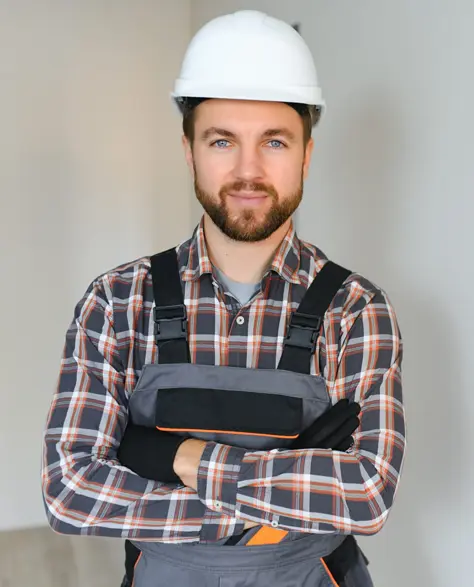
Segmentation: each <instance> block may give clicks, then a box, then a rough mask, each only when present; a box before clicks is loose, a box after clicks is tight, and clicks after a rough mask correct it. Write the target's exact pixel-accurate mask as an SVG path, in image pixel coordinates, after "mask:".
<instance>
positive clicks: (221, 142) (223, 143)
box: [211, 139, 229, 149]
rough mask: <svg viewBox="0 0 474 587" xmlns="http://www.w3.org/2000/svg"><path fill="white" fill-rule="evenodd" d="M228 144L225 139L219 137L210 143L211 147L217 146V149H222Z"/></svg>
mask: <svg viewBox="0 0 474 587" xmlns="http://www.w3.org/2000/svg"><path fill="white" fill-rule="evenodd" d="M228 145H229V141H226V140H225V139H219V140H217V141H214V142H213V143H211V146H212V147H213V146H215V147H218V148H219V149H223V148H224V147H227V146H228Z"/></svg>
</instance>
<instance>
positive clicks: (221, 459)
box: [197, 442, 246, 517]
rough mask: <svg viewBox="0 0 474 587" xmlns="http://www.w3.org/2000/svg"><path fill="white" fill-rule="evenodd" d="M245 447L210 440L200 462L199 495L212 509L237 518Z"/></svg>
mask: <svg viewBox="0 0 474 587" xmlns="http://www.w3.org/2000/svg"><path fill="white" fill-rule="evenodd" d="M245 453H246V451H245V449H243V448H236V447H234V446H227V445H226V444H218V443H216V442H208V443H207V444H206V446H205V448H204V452H203V454H202V457H201V462H200V464H199V469H198V476H197V494H198V496H199V499H200V500H201V501H202V503H203V504H204V505H205V506H206V507H208V508H209V509H211V510H213V511H215V512H218V513H221V514H225V515H227V516H231V517H235V514H236V511H237V507H236V505H237V484H238V481H239V476H240V467H241V463H242V459H243V458H244V456H245Z"/></svg>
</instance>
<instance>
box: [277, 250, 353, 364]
mask: <svg viewBox="0 0 474 587" xmlns="http://www.w3.org/2000/svg"><path fill="white" fill-rule="evenodd" d="M351 273H352V272H351V271H349V270H348V269H344V267H341V266H340V265H336V263H333V262H332V261H327V263H326V264H325V265H324V267H323V268H322V269H321V271H320V272H319V273H318V274H317V275H316V277H315V279H314V280H313V282H312V283H311V285H310V286H309V288H308V291H307V292H306V293H305V295H304V297H303V299H302V300H301V303H300V305H299V306H298V308H297V310H296V311H295V312H293V315H292V316H291V320H290V324H289V327H288V332H287V335H286V338H285V341H284V343H283V353H282V355H281V358H280V362H279V364H278V369H285V370H287V371H296V372H297V373H310V372H311V357H312V355H313V354H314V352H315V350H316V344H317V342H318V337H319V333H320V331H321V327H322V325H323V320H324V314H325V313H326V312H327V310H328V309H329V306H330V305H331V302H332V300H333V299H334V296H335V295H336V293H337V292H338V291H339V289H340V288H341V286H342V284H343V283H344V282H345V281H346V279H347V278H348V277H349V275H351Z"/></svg>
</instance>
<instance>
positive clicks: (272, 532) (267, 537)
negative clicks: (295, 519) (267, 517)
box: [245, 526, 288, 546]
mask: <svg viewBox="0 0 474 587" xmlns="http://www.w3.org/2000/svg"><path fill="white" fill-rule="evenodd" d="M287 534H288V532H287V531H286V530H280V529H279V528H270V527H269V526H262V527H261V528H260V530H259V531H258V532H256V533H255V534H254V535H253V536H252V538H251V539H250V540H249V541H248V542H247V544H246V545H245V546H263V545H264V544H278V543H279V542H281V541H282V540H283V538H285V536H286V535H287Z"/></svg>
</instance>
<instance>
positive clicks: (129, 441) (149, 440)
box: [117, 423, 187, 483]
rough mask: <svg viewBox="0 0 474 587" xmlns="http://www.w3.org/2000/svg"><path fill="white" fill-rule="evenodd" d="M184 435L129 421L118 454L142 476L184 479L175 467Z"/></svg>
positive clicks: (171, 479)
mask: <svg viewBox="0 0 474 587" xmlns="http://www.w3.org/2000/svg"><path fill="white" fill-rule="evenodd" d="M185 440H187V438H186V437H184V436H178V435H176V434H171V433H170V432H162V431H161V430H158V429H156V428H147V427H145V426H138V425H136V424H131V423H129V424H128V426H127V428H126V429H125V434H124V435H123V438H122V442H121V443H120V447H119V449H118V452H117V458H118V460H119V461H120V463H121V464H122V465H124V466H125V467H127V468H128V469H130V470H132V471H133V472H134V473H136V474H137V475H140V477H144V478H145V479H150V480H152V481H162V482H163V483H181V479H180V478H179V477H178V476H177V475H176V473H175V472H174V470H173V463H174V458H175V456H176V452H177V451H178V448H179V446H180V444H181V443H182V442H184V441H185Z"/></svg>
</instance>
